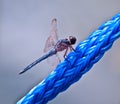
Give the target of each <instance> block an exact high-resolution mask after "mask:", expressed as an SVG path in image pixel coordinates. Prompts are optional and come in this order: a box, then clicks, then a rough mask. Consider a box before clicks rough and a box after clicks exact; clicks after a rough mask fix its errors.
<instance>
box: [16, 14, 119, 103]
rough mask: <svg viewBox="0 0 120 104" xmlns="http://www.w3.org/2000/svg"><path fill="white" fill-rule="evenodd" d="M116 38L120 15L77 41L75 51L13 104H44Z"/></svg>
mask: <svg viewBox="0 0 120 104" xmlns="http://www.w3.org/2000/svg"><path fill="white" fill-rule="evenodd" d="M119 37H120V13H118V14H116V15H115V16H114V17H113V18H112V19H110V20H109V21H107V22H105V23H104V24H103V25H101V26H100V27H99V28H98V29H97V30H96V31H94V32H93V33H91V34H90V36H89V37H88V38H87V39H86V40H84V41H83V42H80V43H79V44H78V45H77V47H76V48H75V51H73V52H70V53H69V54H68V56H67V57H66V59H65V60H64V61H63V62H62V63H60V64H59V65H58V66H57V67H56V69H55V70H54V71H52V72H51V73H50V74H49V75H48V76H47V77H46V79H44V80H43V81H42V82H41V83H39V84H38V85H37V86H35V87H34V88H33V89H31V91H30V92H28V94H27V95H26V96H24V97H23V98H22V99H20V100H19V101H18V102H17V104H46V103H47V102H48V101H50V100H52V99H53V98H55V97H56V96H57V95H58V94H59V93H60V92H62V91H65V90H66V89H67V88H68V87H69V86H70V85H72V84H73V83H75V82H76V81H78V80H79V79H80V78H81V77H82V75H83V74H85V73H86V72H88V71H89V70H90V69H91V67H92V66H93V65H94V64H95V63H97V62H98V61H99V60H100V59H101V58H102V56H103V55H104V53H105V52H106V51H107V50H108V49H110V48H111V46H112V44H113V42H114V41H115V40H116V39H118V38H119Z"/></svg>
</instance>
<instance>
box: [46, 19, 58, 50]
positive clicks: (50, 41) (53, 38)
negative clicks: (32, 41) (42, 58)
mask: <svg viewBox="0 0 120 104" xmlns="http://www.w3.org/2000/svg"><path fill="white" fill-rule="evenodd" d="M50 27H51V29H50V36H49V37H48V38H47V40H46V43H45V48H44V52H48V51H49V50H50V49H52V48H53V47H54V45H55V44H56V43H57V41H58V35H57V19H55V18H54V19H53V20H52V22H51V26H50Z"/></svg>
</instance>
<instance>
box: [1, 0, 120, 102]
mask: <svg viewBox="0 0 120 104" xmlns="http://www.w3.org/2000/svg"><path fill="white" fill-rule="evenodd" d="M118 12H120V1H119V0H90V1H88V0H0V103H1V104H15V103H16V102H17V101H18V100H20V99H21V98H22V97H23V96H25V95H26V94H27V93H28V91H29V90H30V89H32V88H33V87H34V86H35V85H37V84H38V83H40V82H41V81H42V80H43V79H44V78H45V77H46V76H47V75H48V74H49V73H50V72H51V71H52V70H54V69H52V68H51V67H50V66H49V64H47V62H46V61H43V62H41V63H40V64H38V65H36V66H35V67H34V68H32V69H31V70H30V71H28V72H26V73H25V74H23V75H18V73H19V71H20V70H21V69H23V68H25V67H26V66H27V65H28V64H30V63H31V62H33V61H34V60H36V59H38V58H39V57H40V56H41V55H42V54H43V49H44V44H45V41H46V39H47V37H48V36H49V31H50V22H51V20H52V19H53V18H57V19H58V34H59V38H65V37H67V36H68V35H73V36H76V37H77V44H78V43H79V42H80V41H83V40H84V39H86V38H87V37H88V36H89V34H90V33H91V32H93V31H94V30H96V29H97V28H98V27H99V26H100V25H101V24H102V23H104V22H105V21H108V20H109V19H110V18H111V17H112V16H113V15H115V14H117V13H118ZM77 44H76V45H77ZM76 45H74V47H75V46H76ZM119 53H120V40H119V39H118V40H117V41H116V42H115V43H114V45H113V47H112V48H111V49H110V50H109V51H108V52H107V53H106V54H105V55H104V57H103V58H102V59H101V60H100V61H99V62H98V63H97V64H95V65H94V67H92V69H91V70H90V71H89V72H88V73H86V74H85V75H84V76H83V77H82V78H81V79H80V80H79V81H78V82H77V83H75V84H73V85H72V86H70V87H69V89H67V90H66V91H65V92H62V93H60V94H59V95H58V96H57V97H56V98H55V99H53V100H52V101H50V102H48V104H120V55H119Z"/></svg>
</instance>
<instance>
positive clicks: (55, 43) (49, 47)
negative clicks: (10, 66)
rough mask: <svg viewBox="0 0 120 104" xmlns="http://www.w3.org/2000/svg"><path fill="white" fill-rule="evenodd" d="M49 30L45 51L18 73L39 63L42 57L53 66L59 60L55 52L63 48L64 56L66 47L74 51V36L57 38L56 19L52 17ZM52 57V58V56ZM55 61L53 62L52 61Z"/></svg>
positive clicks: (66, 50)
mask: <svg viewBox="0 0 120 104" xmlns="http://www.w3.org/2000/svg"><path fill="white" fill-rule="evenodd" d="M50 27H51V30H50V35H49V37H48V38H47V40H46V44H45V48H44V52H45V53H46V54H45V55H43V56H42V57H40V58H39V59H37V60H36V61H34V62H33V63H31V64H30V65H28V66H27V67H26V68H25V69H23V70H21V71H20V73H19V74H22V73H24V72H26V71H27V70H29V69H31V68H32V67H33V66H35V65H36V64H38V63H40V62H41V61H43V60H44V59H48V61H49V62H50V63H51V65H53V66H55V65H56V64H58V63H59V62H60V58H59V57H58V55H57V53H58V52H60V51H63V50H65V53H64V56H63V57H64V58H65V56H66V54H67V52H68V49H69V50H70V51H74V49H73V47H72V45H73V44H75V43H76V38H75V37H74V36H69V37H68V38H65V39H60V40H58V35H57V19H56V18H54V19H53V20H52V21H51V26H50ZM50 56H54V58H55V59H54V60H52V61H51V60H49V59H50V58H49V57H50ZM52 59H53V58H52ZM54 61H55V62H54Z"/></svg>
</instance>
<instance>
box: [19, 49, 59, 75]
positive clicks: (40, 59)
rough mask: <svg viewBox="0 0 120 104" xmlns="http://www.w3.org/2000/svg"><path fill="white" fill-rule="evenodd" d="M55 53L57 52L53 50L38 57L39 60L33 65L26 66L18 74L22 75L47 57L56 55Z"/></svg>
mask: <svg viewBox="0 0 120 104" xmlns="http://www.w3.org/2000/svg"><path fill="white" fill-rule="evenodd" d="M56 52H57V51H56V50H55V49H52V50H50V51H49V52H48V53H47V54H45V55H43V56H42V57H40V58H39V59H37V60H36V61H34V62H33V63H31V64H30V65H28V66H27V67H26V68H25V69H24V70H22V71H20V73H19V74H22V73H24V72H26V71H27V70H29V69H30V68H32V67H33V66H35V65H36V64H38V63H40V62H41V61H43V60H44V59H46V58H48V57H50V56H52V55H54V54H56Z"/></svg>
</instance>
